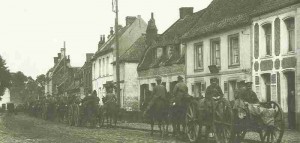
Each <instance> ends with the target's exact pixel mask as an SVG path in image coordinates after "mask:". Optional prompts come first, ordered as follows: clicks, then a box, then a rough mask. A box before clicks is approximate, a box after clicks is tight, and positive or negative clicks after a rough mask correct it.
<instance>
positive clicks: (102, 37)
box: [98, 35, 105, 50]
mask: <svg viewBox="0 0 300 143" xmlns="http://www.w3.org/2000/svg"><path fill="white" fill-rule="evenodd" d="M104 43H105V35H100V41H99V43H98V50H100V48H101V46H102V45H103V44H104Z"/></svg>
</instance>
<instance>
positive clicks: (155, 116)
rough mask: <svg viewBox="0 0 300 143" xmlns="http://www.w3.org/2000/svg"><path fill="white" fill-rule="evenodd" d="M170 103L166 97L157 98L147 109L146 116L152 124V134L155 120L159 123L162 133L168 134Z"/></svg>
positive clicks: (162, 134)
mask: <svg viewBox="0 0 300 143" xmlns="http://www.w3.org/2000/svg"><path fill="white" fill-rule="evenodd" d="M168 113H169V104H168V102H167V101H166V100H165V99H161V98H156V99H155V100H154V104H153V105H152V106H151V107H150V109H149V110H148V111H147V114H146V115H145V116H147V117H148V119H149V121H150V125H151V135H153V128H154V124H155V122H157V123H158V127H159V131H160V135H161V136H162V137H163V136H164V135H166V134H167V126H168V120H169V119H168Z"/></svg>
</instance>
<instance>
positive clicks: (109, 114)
mask: <svg viewBox="0 0 300 143" xmlns="http://www.w3.org/2000/svg"><path fill="white" fill-rule="evenodd" d="M102 101H103V103H104V105H103V107H101V108H100V111H99V112H102V115H103V116H104V117H103V118H102V125H103V124H104V120H105V118H106V121H107V125H109V126H112V122H113V123H114V125H115V126H116V125H117V120H118V115H119V111H120V108H119V105H118V103H117V102H116V101H114V100H109V101H108V99H107V97H103V98H102Z"/></svg>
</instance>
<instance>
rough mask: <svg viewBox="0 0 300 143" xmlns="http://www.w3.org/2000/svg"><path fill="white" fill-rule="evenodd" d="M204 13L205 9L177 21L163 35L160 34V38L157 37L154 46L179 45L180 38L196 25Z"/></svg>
mask: <svg viewBox="0 0 300 143" xmlns="http://www.w3.org/2000/svg"><path fill="white" fill-rule="evenodd" d="M204 12H205V9H203V10H200V11H198V12H195V13H193V14H192V15H187V16H186V17H184V18H183V19H178V20H177V21H176V22H175V23H174V24H173V25H171V26H170V27H169V28H168V29H167V30H166V31H165V32H164V33H163V34H161V36H159V40H158V42H157V44H156V46H166V45H170V44H179V43H180V38H181V37H182V36H183V35H184V34H185V33H186V32H187V31H188V30H190V29H191V28H192V27H193V26H194V25H195V24H196V22H197V21H198V20H199V19H200V18H201V16H202V14H203V13H204Z"/></svg>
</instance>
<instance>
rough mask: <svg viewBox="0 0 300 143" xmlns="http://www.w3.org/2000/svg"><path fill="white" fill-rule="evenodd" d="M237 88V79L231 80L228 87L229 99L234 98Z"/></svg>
mask: <svg viewBox="0 0 300 143" xmlns="http://www.w3.org/2000/svg"><path fill="white" fill-rule="evenodd" d="M236 88H237V81H236V80H230V81H229V89H228V100H229V101H232V100H234V92H235V91H236Z"/></svg>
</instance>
